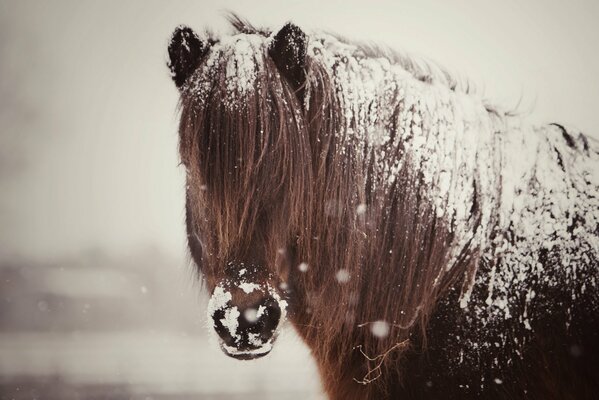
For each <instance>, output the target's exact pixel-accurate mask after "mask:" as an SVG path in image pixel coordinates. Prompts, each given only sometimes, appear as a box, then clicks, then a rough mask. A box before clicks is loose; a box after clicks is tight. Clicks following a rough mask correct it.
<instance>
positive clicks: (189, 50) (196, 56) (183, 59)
mask: <svg viewBox="0 0 599 400" xmlns="http://www.w3.org/2000/svg"><path fill="white" fill-rule="evenodd" d="M208 49H209V44H208V43H207V42H205V41H204V42H203V41H202V40H200V38H199V36H198V35H197V34H196V33H195V32H194V31H193V30H192V29H191V28H189V27H187V26H184V25H179V26H178V27H177V29H175V32H173V36H172V37H171V41H170V43H169V45H168V56H169V60H168V67H169V69H170V70H171V76H172V78H173V81H175V85H177V87H178V88H181V86H183V84H184V83H185V81H186V80H187V78H189V76H190V75H191V74H192V73H193V71H195V69H196V68H197V66H198V64H199V63H200V61H201V59H202V57H203V56H204V55H206V53H207V52H208Z"/></svg>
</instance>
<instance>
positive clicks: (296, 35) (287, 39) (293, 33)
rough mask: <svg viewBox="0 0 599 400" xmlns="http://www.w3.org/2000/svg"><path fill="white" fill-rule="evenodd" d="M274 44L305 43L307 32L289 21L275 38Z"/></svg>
mask: <svg viewBox="0 0 599 400" xmlns="http://www.w3.org/2000/svg"><path fill="white" fill-rule="evenodd" d="M273 42H274V43H273V45H274V46H277V45H278V44H281V43H283V44H295V45H305V43H306V34H305V33H304V31H302V30H301V28H300V27H299V26H297V25H295V24H294V23H292V22H287V23H286V24H285V25H284V26H283V27H282V28H281V30H280V31H279V32H277V34H276V35H275V36H274V38H273Z"/></svg>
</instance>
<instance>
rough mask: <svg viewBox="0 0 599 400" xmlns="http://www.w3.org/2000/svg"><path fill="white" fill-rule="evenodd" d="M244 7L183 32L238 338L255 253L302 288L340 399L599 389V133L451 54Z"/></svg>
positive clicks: (195, 168)
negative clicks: (403, 48) (335, 31)
mask: <svg viewBox="0 0 599 400" xmlns="http://www.w3.org/2000/svg"><path fill="white" fill-rule="evenodd" d="M232 22H233V25H234V27H235V29H236V33H235V34H234V35H232V36H230V37H225V38H220V39H217V38H214V37H208V38H206V39H200V37H199V36H198V35H196V34H195V33H194V32H193V31H192V30H191V29H189V28H186V27H179V28H178V29H177V30H176V31H175V34H174V36H173V39H172V41H171V45H170V46H169V55H170V63H169V66H170V68H171V71H172V73H173V79H174V80H175V83H176V84H177V86H178V87H179V89H180V91H181V110H182V112H181V123H180V153H181V159H182V162H183V164H184V165H185V167H186V169H187V202H186V210H187V231H188V239H189V247H190V250H191V254H192V257H193V258H194V260H195V262H196V263H197V265H198V267H199V269H200V271H201V272H202V276H203V277H204V279H205V281H206V283H207V286H208V288H209V289H210V290H211V291H214V293H215V294H213V300H214V298H215V296H216V293H217V292H218V294H219V296H221V297H220V298H219V299H217V300H215V302H216V303H218V305H216V306H214V307H215V308H214V307H213V308H214V309H213V310H212V311H211V312H212V314H211V316H212V317H213V318H215V321H216V322H215V327H216V328H217V331H218V330H219V327H220V329H221V331H222V330H225V331H226V329H225V328H227V329H228V331H226V332H225V333H226V335H228V336H229V339H231V337H230V336H231V335H233V339H232V340H231V341H230V343H237V345H238V346H239V340H237V342H235V334H236V333H237V330H236V329H238V327H239V323H238V321H237V320H236V319H235V320H233V322H232V323H233V325H228V326H227V323H230V322H231V316H238V315H239V312H238V310H237V306H239V307H240V308H239V309H240V310H241V309H242V304H244V306H243V307H245V305H246V304H249V302H250V301H253V302H257V301H260V300H259V299H258V298H257V297H256V298H251V299H248V297H247V296H246V294H248V293H251V292H252V290H253V289H251V288H250V289H248V290H246V289H244V290H243V291H239V290H237V291H235V290H236V289H235V290H234V289H230V290H231V292H230V294H229V292H227V290H229V288H230V287H232V286H235V282H237V283H238V285H237V286H238V287H242V286H241V284H239V282H241V283H242V284H243V285H246V286H243V287H242V288H248V286H247V285H248V282H249V281H245V280H244V279H246V275H244V274H245V273H246V270H247V271H249V272H248V274H249V276H250V278H247V279H250V280H251V282H257V283H256V285H257V286H256V287H258V286H262V287H264V288H266V287H268V288H269V289H268V290H267V289H264V290H263V292H261V293H263V294H264V296H267V294H265V293H267V292H269V293H271V294H272V296H274V297H275V298H277V299H279V297H278V296H280V297H281V298H284V299H285V300H284V301H280V300H277V301H279V306H280V307H281V308H283V309H284V308H285V306H287V304H288V307H287V309H286V312H287V316H288V318H289V319H290V321H291V323H292V324H293V326H294V327H295V329H296V330H297V332H298V333H299V334H300V336H301V337H302V338H303V339H304V340H305V342H306V343H307V344H308V346H309V347H310V349H311V351H312V354H313V356H314V358H315V360H316V363H317V365H318V367H319V370H320V373H321V377H322V382H323V387H324V389H325V391H326V392H327V393H328V395H329V396H330V397H331V398H334V399H381V398H427V399H428V398H444V399H447V398H470V397H473V398H478V397H483V398H509V399H515V398H591V396H592V394H593V393H595V392H596V390H597V389H598V387H597V385H598V384H597V382H599V369H598V368H597V366H596V363H595V362H594V361H595V358H596V357H597V356H598V355H599V349H598V343H599V342H598V340H599V337H598V335H599V334H598V331H599V330H598V328H599V321H598V318H599V313H598V311H599V310H598V308H599V290H598V288H597V278H599V276H598V266H599V262H598V254H599V238H598V236H599V228H598V223H599V211H598V210H599V207H598V206H599V201H598V200H597V199H598V196H599V176H598V167H599V153H598V151H599V146H597V144H596V143H595V142H594V141H592V140H591V139H588V138H586V137H585V136H583V135H582V134H580V133H578V132H575V131H574V130H573V129H569V128H565V127H563V126H561V125H557V124H552V125H547V126H542V127H532V126H529V125H527V124H526V123H525V122H524V121H522V120H521V118H520V117H518V116H514V115H510V114H509V113H505V112H501V111H499V110H497V109H494V108H492V107H489V106H488V105H486V103H485V102H484V101H483V100H482V99H481V98H480V97H478V96H477V95H476V94H472V93H469V91H468V89H467V84H466V83H462V82H460V81H459V80H458V79H455V78H454V77H453V76H452V75H451V74H449V73H447V72H445V71H444V70H443V69H441V68H439V67H437V66H436V65H435V64H433V63H430V62H426V61H423V60H420V59H417V58H414V57H408V56H405V55H401V54H398V53H393V52H389V51H384V50H381V49H376V48H372V47H367V46H360V45H356V44H353V43H350V42H348V41H345V40H342V39H340V38H338V37H335V36H331V35H327V34H321V33H315V34H313V35H310V36H309V37H308V36H307V35H306V34H304V33H303V32H302V31H301V30H300V29H299V28H297V27H296V26H294V25H292V24H288V25H286V26H285V27H283V28H282V29H281V30H280V31H279V32H276V33H272V34H271V33H270V32H268V31H261V30H258V29H255V28H253V27H252V26H251V25H249V24H247V23H246V22H244V21H241V20H239V19H236V18H233V20H232ZM242 275H244V276H243V278H242ZM223 282H226V284H225V283H223ZM252 285H253V283H252ZM273 288H274V289H273ZM217 289H218V290H217ZM275 292H276V293H275ZM244 293H245V294H244ZM225 295H226V296H228V297H226V296H225ZM223 296H225V297H223ZM267 297H268V296H267ZM216 303H215V304H216ZM233 304H235V308H234V310H233V311H234V312H235V313H236V314H234V313H233V311H231V310H232V309H233V308H232V307H233ZM256 304H257V303H256ZM219 307H220V308H219ZM217 308H218V310H220V311H222V313H221V314H219V315H220V316H219V317H218V318H216V317H214V315H215V314H214V312H215V309H217ZM275 308H276V307H275ZM259 310H260V308H259ZM220 311H219V312H220ZM275 311H276V310H275ZM283 311H285V310H283ZM273 313H274V311H273ZM223 315H224V316H223ZM277 315H278V314H277ZM221 316H223V317H222V318H221ZM219 321H221V322H222V324H223V326H217V325H219V324H221V322H219ZM240 321H241V320H240ZM277 321H278V319H277V320H276V321H274V324H275V325H276V323H277ZM246 322H247V321H246ZM219 334H221V336H223V335H222V332H219ZM273 340H274V339H271V338H270V337H269V336H265V337H264V343H262V342H261V345H262V344H265V343H266V341H268V343H267V344H268V345H269V346H270V345H272V341H273ZM250 342H251V340H250ZM225 347H226V346H225ZM233 347H234V346H233ZM226 348H227V349H228V351H227V353H228V354H230V355H232V356H235V349H232V347H231V346H229V347H226ZM269 349H270V348H269ZM252 351H253V350H252ZM231 352H233V354H231ZM247 354H249V353H247V352H246V353H243V355H244V357H245V355H247ZM260 354H262V353H260ZM237 355H239V353H237Z"/></svg>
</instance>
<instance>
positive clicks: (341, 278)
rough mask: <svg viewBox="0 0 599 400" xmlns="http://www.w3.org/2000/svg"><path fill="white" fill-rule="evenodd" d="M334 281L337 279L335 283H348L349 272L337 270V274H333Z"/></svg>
mask: <svg viewBox="0 0 599 400" xmlns="http://www.w3.org/2000/svg"><path fill="white" fill-rule="evenodd" d="M335 279H337V282H339V283H347V282H349V271H348V270H346V269H340V270H338V271H337V273H336V274H335Z"/></svg>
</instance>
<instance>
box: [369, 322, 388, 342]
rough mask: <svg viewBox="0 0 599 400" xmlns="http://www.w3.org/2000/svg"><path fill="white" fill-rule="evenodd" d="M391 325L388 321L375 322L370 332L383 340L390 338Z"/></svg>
mask: <svg viewBox="0 0 599 400" xmlns="http://www.w3.org/2000/svg"><path fill="white" fill-rule="evenodd" d="M389 331H390V327H389V323H388V322H387V321H382V320H381V321H375V322H373V323H372V324H371V325H370V332H372V334H373V335H374V336H376V337H377V338H380V339H383V338H386V337H387V336H389Z"/></svg>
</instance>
